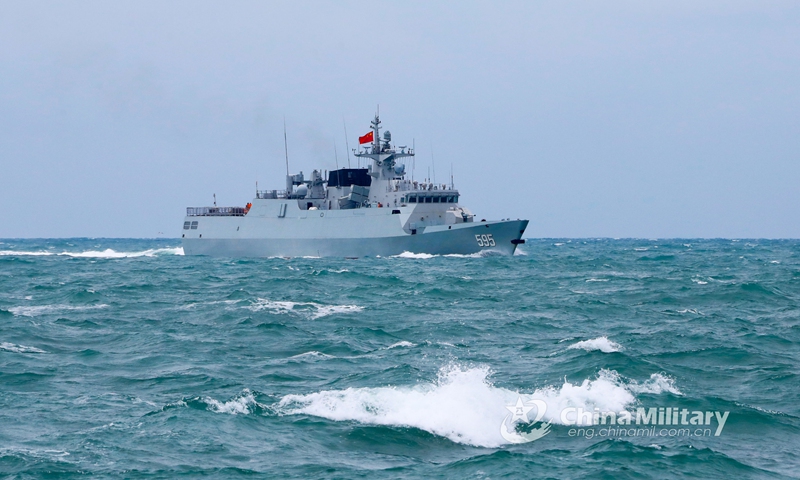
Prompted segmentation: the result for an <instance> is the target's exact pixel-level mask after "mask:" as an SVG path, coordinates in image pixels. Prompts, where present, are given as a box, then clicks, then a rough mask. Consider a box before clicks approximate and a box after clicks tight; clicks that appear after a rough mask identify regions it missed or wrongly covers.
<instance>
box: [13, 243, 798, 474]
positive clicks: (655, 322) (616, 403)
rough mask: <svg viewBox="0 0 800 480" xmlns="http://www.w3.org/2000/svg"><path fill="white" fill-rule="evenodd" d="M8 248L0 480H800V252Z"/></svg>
mask: <svg viewBox="0 0 800 480" xmlns="http://www.w3.org/2000/svg"><path fill="white" fill-rule="evenodd" d="M0 242H2V243H0V475H5V476H10V477H12V478H39V477H44V476H53V477H59V478H61V477H63V478H71V477H84V476H87V475H88V476H100V477H125V478H141V477H155V478H175V477H181V476H185V477H190V478H194V477H200V476H212V477H225V478H236V477H247V476H264V477H295V478H414V477H440V478H522V477H526V478H586V477H588V478H604V477H605V478H664V477H670V478H671V477H721V476H725V477H727V478H796V477H797V476H798V472H800V461H799V460H798V453H800V241H797V240H785V241H780V240H661V239H655V240H647V239H627V240H626V239H622V240H612V239H599V240H583V239H581V240H577V239H528V240H527V243H526V244H525V245H523V246H521V247H520V249H519V251H518V254H517V255H515V256H513V257H500V256H491V255H490V256H485V257H480V256H471V257H464V256H429V255H414V254H404V255H400V256H397V257H388V258H362V259H358V260H346V259H321V258H292V259H284V258H267V259H219V258H205V257H188V256H183V255H182V253H183V252H182V250H181V248H180V243H179V241H176V240H119V239H61V240H0ZM520 407H521V409H520ZM667 409H669V410H667ZM684 411H686V412H687V414H683V413H682V412H684ZM564 412H567V413H566V414H565V413H564ZM581 412H583V417H582V418H583V420H582V421H578V420H575V421H573V419H576V418H577V416H578V415H580V414H581ZM586 412H589V413H586ZM609 412H613V413H614V414H615V415H616V416H617V417H618V418H619V419H621V420H620V421H621V422H624V417H625V415H626V414H625V413H624V412H627V413H628V414H629V415H630V416H631V418H633V419H636V417H637V415H639V414H641V413H644V414H646V415H649V414H650V413H651V412H652V413H653V416H652V417H650V420H652V421H653V422H655V423H654V424H653V425H652V426H651V425H650V424H647V425H646V428H645V426H642V425H638V426H637V425H632V426H628V425H625V424H624V423H622V424H612V423H611V420H612V417H611V416H610V414H609ZM666 412H669V413H666ZM696 412H700V413H701V415H700V416H701V418H702V422H699V420H698V418H697V417H696V415H695V413H696ZM706 413H708V415H710V418H709V420H710V422H706V420H707V417H706ZM601 414H602V418H603V419H604V421H605V422H606V423H601ZM658 414H662V418H668V419H669V420H676V422H670V423H669V424H667V423H666V422H668V420H666V419H664V420H663V421H662V422H661V423H658V421H657V420H656V419H657V417H658ZM563 415H566V416H563ZM681 416H683V417H685V418H683V419H682V418H681ZM722 418H724V422H722V423H723V424H722V425H721V424H720V423H721V422H720V419H722ZM644 420H647V418H644ZM691 420H695V424H690V423H686V422H687V421H691ZM581 422H582V423H581ZM682 422H683V423H682ZM698 422H699V423H698ZM575 423H577V424H575ZM656 423H657V425H656ZM634 427H636V428H634Z"/></svg>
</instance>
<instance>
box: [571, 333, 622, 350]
mask: <svg viewBox="0 0 800 480" xmlns="http://www.w3.org/2000/svg"><path fill="white" fill-rule="evenodd" d="M567 349H568V350H577V349H580V350H586V351H587V352H593V351H596V350H599V351H601V352H603V353H613V352H619V351H620V350H622V345H620V344H619V343H617V342H614V341H611V340H609V339H608V337H597V338H593V339H591V340H584V341H582V342H578V343H573V344H572V345H570V346H569V347H567Z"/></svg>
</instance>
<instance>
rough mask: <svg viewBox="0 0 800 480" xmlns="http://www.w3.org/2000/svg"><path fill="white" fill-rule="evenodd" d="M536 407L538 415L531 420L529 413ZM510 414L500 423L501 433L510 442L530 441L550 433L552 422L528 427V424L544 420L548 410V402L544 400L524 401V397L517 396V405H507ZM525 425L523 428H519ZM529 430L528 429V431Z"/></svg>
mask: <svg viewBox="0 0 800 480" xmlns="http://www.w3.org/2000/svg"><path fill="white" fill-rule="evenodd" d="M534 408H535V409H536V416H535V417H534V419H533V420H530V418H529V417H528V414H529V413H531V410H533V409H534ZM506 409H508V411H509V412H511V413H509V414H507V415H506V416H505V418H504V419H503V423H501V424H500V435H502V437H503V438H504V439H505V440H506V441H507V442H509V443H528V442H532V441H534V440H539V439H540V438H542V437H544V436H545V435H547V434H548V433H550V423H547V422H545V423H542V425H541V426H539V427H538V428H533V429H526V428H524V427H526V426H528V425H535V424H537V423H539V422H541V421H542V418H544V414H545V412H546V411H547V404H546V403H544V402H543V401H542V400H530V401H528V402H523V401H522V397H517V403H516V404H515V405H508V406H506ZM518 427H523V428H518ZM526 430H527V431H526Z"/></svg>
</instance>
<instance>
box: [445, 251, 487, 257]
mask: <svg viewBox="0 0 800 480" xmlns="http://www.w3.org/2000/svg"><path fill="white" fill-rule="evenodd" d="M487 255H491V250H483V251H480V252H475V253H466V254H465V253H448V254H445V255H443V256H444V257H448V258H483V257H486V256H487Z"/></svg>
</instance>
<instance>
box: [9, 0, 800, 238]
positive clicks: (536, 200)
mask: <svg viewBox="0 0 800 480" xmlns="http://www.w3.org/2000/svg"><path fill="white" fill-rule="evenodd" d="M799 94H800V3H797V2H697V1H690V2H675V1H669V2H667V1H664V2H649V1H648V2H641V1H631V2H561V1H558V2H556V1H553V2H533V1H525V2H499V3H495V2H430V1H421V2H376V1H368V2H345V1H336V2H299V1H291V2H280V3H279V2H263V1H258V2H235V1H234V2H231V1H228V2H195V1H193V2H179V1H170V2H144V1H136V2H122V1H116V2H107V1H102V2H87V1H83V2H63V3H58V2H54V1H47V2H35V1H24V2H18V1H13V0H0V166H1V167H2V170H1V171H0V179H2V183H0V203H1V204H2V206H3V208H2V213H0V237H6V238H7V237H68V236H108V237H155V236H158V233H159V232H163V234H164V236H167V237H179V236H180V228H181V225H182V222H183V215H184V213H185V207H187V206H202V205H209V204H211V202H212V194H214V193H216V195H217V199H218V203H219V204H220V205H244V204H245V203H247V202H248V201H249V200H250V199H251V198H252V197H253V194H254V190H255V182H256V181H258V185H259V188H262V189H264V188H281V187H282V186H283V185H284V178H283V175H284V173H285V172H284V170H285V167H284V158H283V126H282V124H283V117H284V116H285V117H286V124H287V127H288V137H289V160H290V164H291V169H292V171H298V170H303V171H304V172H305V173H306V174H309V173H310V171H311V170H312V169H313V168H324V169H333V168H335V159H334V142H335V143H336V147H337V148H338V156H339V165H340V166H342V165H344V164H346V162H347V154H346V149H345V138H344V132H343V125H342V121H343V119H344V120H345V121H346V123H347V129H348V133H349V142H350V147H351V148H353V147H354V146H355V144H356V142H357V140H356V138H357V136H358V135H363V134H364V133H367V131H368V127H369V121H370V120H371V118H372V115H373V114H374V112H375V109H376V105H378V104H380V110H381V119H382V120H383V122H384V126H386V127H387V128H388V129H389V130H391V131H392V134H393V137H394V140H395V141H396V143H398V144H403V143H407V144H411V142H412V139H413V140H414V141H415V142H416V146H417V152H418V155H417V161H416V172H415V177H416V178H417V179H419V178H422V177H425V176H426V175H427V171H428V167H430V166H431V159H432V155H431V151H433V158H435V161H436V180H437V181H438V182H439V183H443V182H445V181H447V180H448V177H449V170H450V167H451V165H452V168H453V171H454V173H455V183H456V187H457V188H459V189H460V191H461V194H462V198H461V199H462V203H463V204H464V205H466V206H467V207H469V208H470V209H472V211H473V212H475V214H476V215H477V216H478V217H479V218H487V219H499V218H506V217H512V218H518V217H519V218H527V219H529V220H531V223H530V226H529V227H528V231H527V232H526V236H529V237H562V236H567V237H601V236H608V237H794V238H797V237H800V209H798V206H799V205H800V162H799V160H800V159H799V158H798V133H799V132H798V126H800V122H798V115H800V95H799ZM351 162H352V163H355V159H351Z"/></svg>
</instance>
